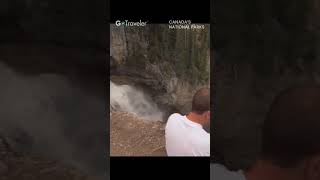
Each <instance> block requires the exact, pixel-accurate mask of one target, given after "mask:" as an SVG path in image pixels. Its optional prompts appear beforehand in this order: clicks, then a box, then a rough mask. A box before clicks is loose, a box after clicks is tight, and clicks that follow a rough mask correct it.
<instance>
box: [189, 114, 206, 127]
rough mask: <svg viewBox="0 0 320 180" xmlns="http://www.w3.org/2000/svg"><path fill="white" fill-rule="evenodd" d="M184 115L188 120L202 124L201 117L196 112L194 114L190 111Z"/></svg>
mask: <svg viewBox="0 0 320 180" xmlns="http://www.w3.org/2000/svg"><path fill="white" fill-rule="evenodd" d="M186 117H187V119H188V120H190V121H192V122H194V123H197V124H200V125H201V126H203V124H202V121H201V117H200V116H199V115H198V114H196V113H194V112H190V113H189V114H187V115H186Z"/></svg>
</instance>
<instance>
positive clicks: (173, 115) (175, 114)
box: [168, 113, 183, 120]
mask: <svg viewBox="0 0 320 180" xmlns="http://www.w3.org/2000/svg"><path fill="white" fill-rule="evenodd" d="M182 117H183V116H182V115H181V114H179V113H173V114H171V115H170V116H169V118H168V120H169V119H178V118H182Z"/></svg>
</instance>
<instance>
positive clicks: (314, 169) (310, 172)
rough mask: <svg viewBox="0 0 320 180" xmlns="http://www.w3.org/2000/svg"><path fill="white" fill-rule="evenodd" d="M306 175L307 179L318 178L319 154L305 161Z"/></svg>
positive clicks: (319, 175) (316, 179) (313, 179)
mask: <svg viewBox="0 0 320 180" xmlns="http://www.w3.org/2000/svg"><path fill="white" fill-rule="evenodd" d="M306 176H307V180H320V154H318V155H316V156H313V157H312V158H310V159H309V160H308V161H307V167H306Z"/></svg>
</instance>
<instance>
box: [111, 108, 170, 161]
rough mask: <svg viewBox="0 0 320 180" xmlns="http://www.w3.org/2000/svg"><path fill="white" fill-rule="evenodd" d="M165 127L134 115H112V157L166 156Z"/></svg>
mask: <svg viewBox="0 0 320 180" xmlns="http://www.w3.org/2000/svg"><path fill="white" fill-rule="evenodd" d="M164 126H165V125H164V123H162V122H158V121H147V120H142V119H139V118H138V117H137V116H135V115H134V114H132V113H127V112H112V113H110V155H111V156H166V150H165V137H164Z"/></svg>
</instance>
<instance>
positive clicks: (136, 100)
mask: <svg viewBox="0 0 320 180" xmlns="http://www.w3.org/2000/svg"><path fill="white" fill-rule="evenodd" d="M110 110H111V111H124V112H131V113H134V114H136V115H137V116H139V117H141V118H143V119H145V120H151V121H162V120H163V113H162V112H161V111H160V109H159V108H158V106H157V104H155V103H154V102H153V101H152V100H151V98H150V97H149V96H147V95H146V94H145V93H144V92H142V91H140V90H138V89H136V88H134V87H132V86H129V85H116V84H114V83H113V82H111V81H110Z"/></svg>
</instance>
